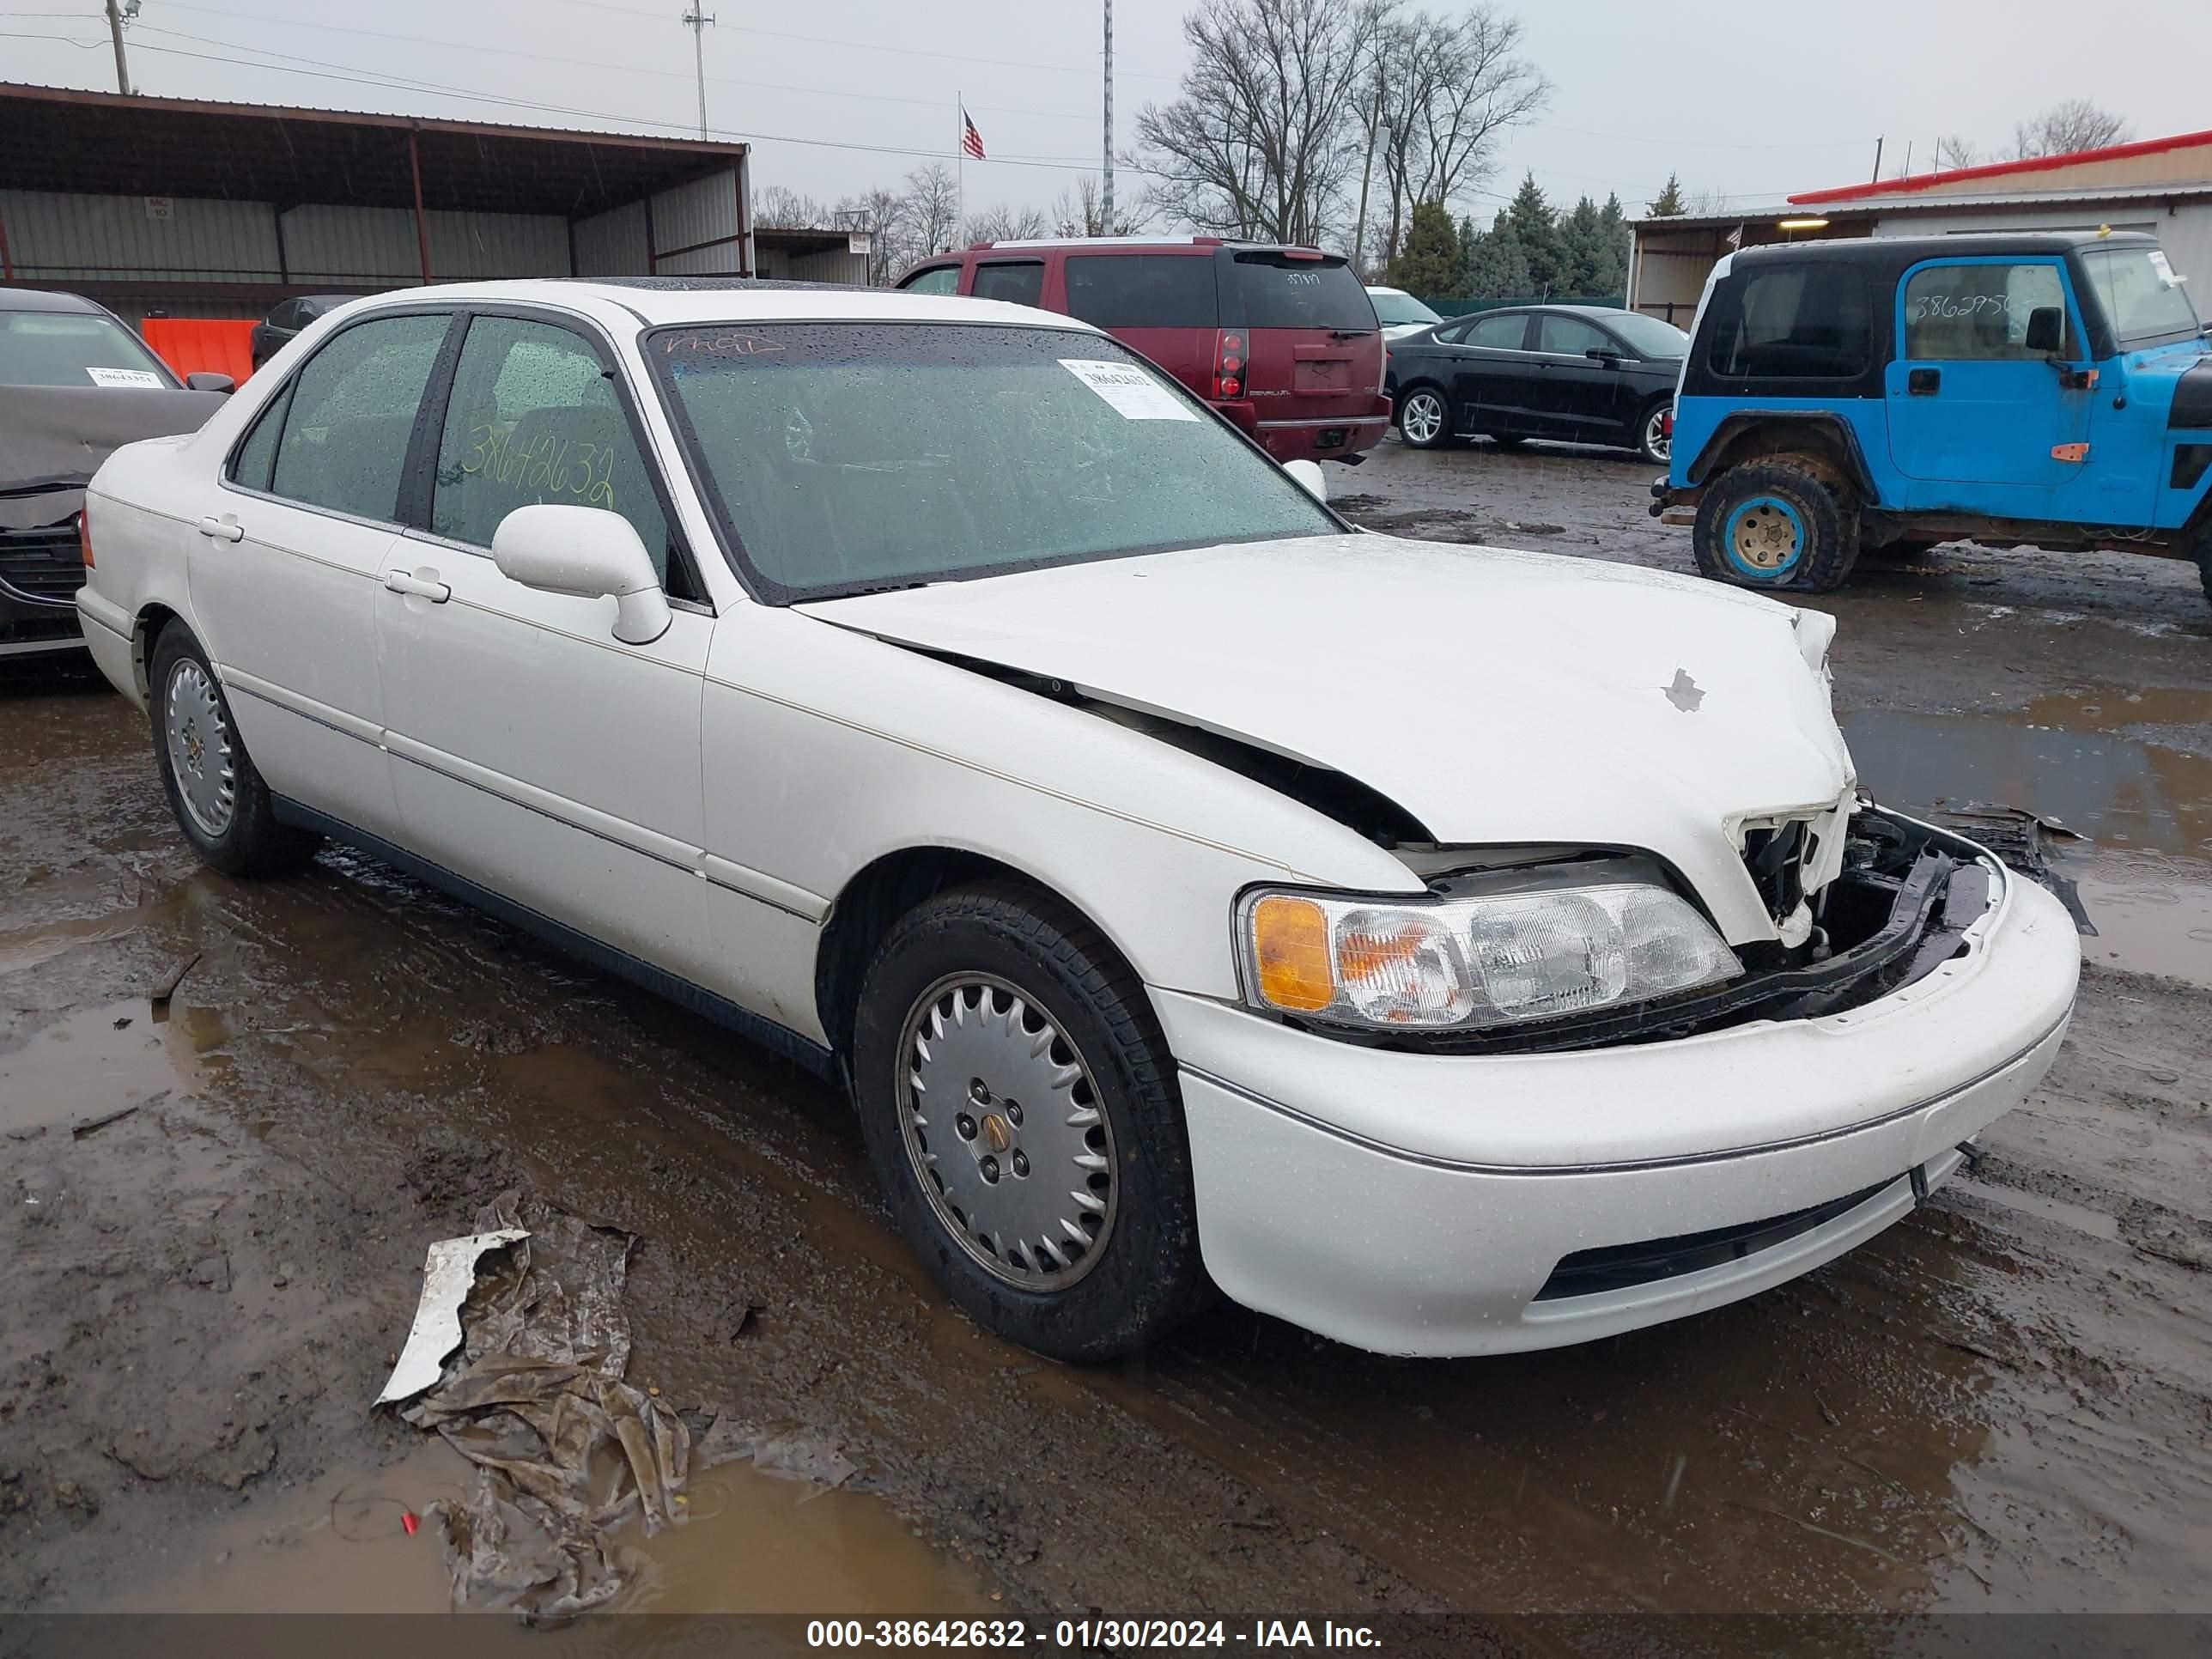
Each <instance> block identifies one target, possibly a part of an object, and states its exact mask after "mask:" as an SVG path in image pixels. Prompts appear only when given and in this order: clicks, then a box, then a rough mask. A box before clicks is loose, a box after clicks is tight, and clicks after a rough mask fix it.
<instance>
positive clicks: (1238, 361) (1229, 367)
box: [1213, 328, 1245, 403]
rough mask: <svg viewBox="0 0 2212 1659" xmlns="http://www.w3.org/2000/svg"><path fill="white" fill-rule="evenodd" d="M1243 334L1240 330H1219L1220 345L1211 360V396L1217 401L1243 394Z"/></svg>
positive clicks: (1239, 396) (1238, 396)
mask: <svg viewBox="0 0 2212 1659" xmlns="http://www.w3.org/2000/svg"><path fill="white" fill-rule="evenodd" d="M1244 369H1245V356H1244V336H1243V332H1242V331H1240V330H1237V329H1233V328H1225V329H1224V330H1222V331H1221V346H1220V349H1219V351H1218V353H1217V354H1216V355H1215V357H1214V360H1213V396H1214V400H1215V401H1216V402H1217V403H1218V402H1222V401H1224V400H1225V399H1228V398H1241V397H1243V395H1244Z"/></svg>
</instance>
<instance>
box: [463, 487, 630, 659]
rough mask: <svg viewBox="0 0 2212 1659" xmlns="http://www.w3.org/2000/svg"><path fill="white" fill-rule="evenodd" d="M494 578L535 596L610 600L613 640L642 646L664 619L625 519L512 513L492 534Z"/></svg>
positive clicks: (597, 510) (592, 511) (548, 509)
mask: <svg viewBox="0 0 2212 1659" xmlns="http://www.w3.org/2000/svg"><path fill="white" fill-rule="evenodd" d="M491 557H492V562H493V563H494V564H495V565H497V566H498V567H499V568H500V574H501V575H504V576H506V577H507V578H508V579H509V580H513V581H518V582H520V583H521V584H522V585H523V586H525V587H534V588H536V589H538V591H539V592H543V593H567V594H570V595H572V596H574V598H577V599H604V598H606V597H609V596H612V598H613V599H614V602H615V626H614V635H615V637H616V638H617V639H618V640H620V641H622V642H623V644H624V645H650V644H652V643H653V641H655V640H657V639H659V637H660V636H661V635H663V634H665V633H666V632H667V631H668V624H669V623H670V622H671V620H672V618H671V613H670V611H669V609H668V596H667V595H666V594H665V593H663V592H661V591H660V578H659V575H658V574H655V572H654V570H653V559H652V556H650V555H649V554H647V552H646V550H645V544H644V543H643V542H642V541H641V540H639V539H638V534H637V532H636V530H635V528H634V527H633V526H631V524H630V521H629V520H628V519H625V518H623V516H622V515H621V514H620V513H610V512H608V511H607V510H606V509H605V508H604V507H565V506H556V505H555V504H553V503H551V502H541V503H539V504H538V505H537V506H534V507H516V508H515V509H514V511H513V512H512V513H508V514H507V516H506V517H505V518H504V519H501V520H500V521H499V528H498V529H497V530H495V531H494V532H492V538H491Z"/></svg>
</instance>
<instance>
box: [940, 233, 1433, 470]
mask: <svg viewBox="0 0 2212 1659" xmlns="http://www.w3.org/2000/svg"><path fill="white" fill-rule="evenodd" d="M898 285H899V287H901V288H902V289H906V290H907V291H908V293H913V294H966V295H973V296H975V298H976V299H979V300H1010V301H1013V303H1015V304H1016V305H1024V306H1041V307H1043V308H1044V309H1045V310H1047V311H1057V312H1060V313H1063V314H1065V315H1066V316H1070V317H1079V318H1081V319H1083V320H1084V321H1085V322H1087V323H1095V324H1097V325H1098V326H1099V327H1100V328H1103V329H1104V330H1105V331H1107V332H1108V333H1109V334H1111V335H1112V336H1113V337H1115V339H1117V340H1119V341H1121V343H1123V344H1124V345H1126V346H1128V347H1129V348H1130V349H1132V350H1135V351H1140V352H1142V353H1143V354H1144V355H1145V356H1147V357H1149V358H1151V359H1152V361H1153V362H1155V363H1158V365H1159V366H1160V367H1161V368H1164V369H1165V370H1166V371H1167V372H1168V373H1169V374H1172V375H1174V376H1175V377H1176V379H1177V380H1181V381H1182V383H1183V384H1184V385H1185V386H1188V387H1189V388H1190V389H1191V391H1193V392H1195V393H1196V394H1197V395H1198V396H1200V397H1201V398H1205V399H1206V402H1208V403H1209V404H1212V405H1213V407H1214V408H1216V409H1218V410H1220V411H1221V413H1222V414H1223V415H1225V416H1227V417H1228V418H1229V419H1230V420H1231V421H1232V422H1235V423H1236V424H1237V427H1239V428H1241V429H1243V431H1245V432H1248V433H1249V434H1250V435H1252V436H1253V437H1254V438H1255V439H1257V440H1258V441H1259V442H1260V443H1261V446H1263V447H1265V448H1266V450H1267V453H1269V454H1270V455H1273V457H1274V458H1275V459H1277V460H1279V461H1293V460H1298V459H1308V460H1331V459H1334V460H1349V459H1356V458H1357V457H1358V455H1359V454H1360V453H1361V452H1362V451H1364V450H1367V449H1370V448H1372V447H1374V446H1375V445H1376V444H1377V443H1379V442H1380V441H1382V438H1383V433H1384V432H1386V431H1388V430H1389V425H1390V401H1389V398H1386V397H1384V396H1383V331H1382V327H1381V325H1379V324H1378V323H1377V322H1376V320H1375V303H1374V301H1371V300H1370V299H1369V298H1368V297H1367V290H1366V289H1364V288H1363V287H1362V286H1360V282H1359V278H1358V276H1354V275H1353V274H1352V270H1351V267H1349V266H1348V265H1346V263H1345V262H1344V260H1343V258H1340V256H1338V255H1336V254H1334V253H1323V252H1320V251H1319V250H1317V249H1315V248H1310V247H1283V246H1278V245H1275V244H1272V243H1255V242H1225V241H1223V240H1221V239H1220V238H1219V237H1218V236H1193V237H1187V238H1184V239H1182V240H1171V239H1162V238H1153V237H1134V236H1133V237H1098V238H1092V239H1088V240H1084V239H1078V240H1070V241H1064V242H978V243H976V244H975V246H973V247H970V248H969V249H968V250H967V251H966V252H962V253H941V254H939V255H938V256H937V257H936V258H932V259H926V260H924V261H923V262H922V263H921V264H919V265H916V266H915V268H914V269H913V270H910V271H908V273H907V274H906V275H905V276H902V277H901V278H900V279H899V283H898Z"/></svg>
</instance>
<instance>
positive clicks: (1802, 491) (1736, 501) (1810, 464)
mask: <svg viewBox="0 0 2212 1659" xmlns="http://www.w3.org/2000/svg"><path fill="white" fill-rule="evenodd" d="M1858 520H1859V513H1858V502H1857V498H1856V496H1855V495H1853V493H1852V492H1851V489H1850V485H1849V484H1847V483H1842V482H1841V481H1837V480H1832V479H1831V478H1829V477H1825V476H1824V475H1823V469H1822V468H1820V465H1819V464H1818V463H1817V462H1814V461H1811V460H1809V459H1805V458H1802V457H1797V456H1791V455H1775V456H1768V457H1765V458H1763V459H1759V460H1756V461H1747V462H1746V463H1744V464H1743V465H1740V466H1732V467H1730V468H1729V470H1728V471H1725V472H1723V473H1722V474H1721V475H1720V476H1719V477H1717V478H1715V479H1713V480H1712V481H1711V483H1708V484H1707V485H1706V486H1705V494H1704V495H1702V496H1700V497H1699V501H1698V517H1697V522H1696V525H1695V526H1694V527H1693V528H1692V531H1691V545H1692V549H1693V550H1694V551H1695V553H1696V556H1697V561H1698V570H1699V574H1701V575H1705V576H1710V577H1711V578H1712V579H1713V580H1715V581H1723V582H1728V583H1730V584H1731V585H1733V586H1737V587H1751V588H1759V589H1764V590H1765V591H1767V592H1775V591H1778V590H1780V591H1784V592H1793V593H1826V592H1829V591H1831V590H1832V589H1834V588H1837V587H1840V586H1843V584H1844V579H1845V578H1847V577H1848V576H1849V575H1850V574H1851V566H1852V564H1853V563H1854V562H1857V558H1858V554H1859V522H1858Z"/></svg>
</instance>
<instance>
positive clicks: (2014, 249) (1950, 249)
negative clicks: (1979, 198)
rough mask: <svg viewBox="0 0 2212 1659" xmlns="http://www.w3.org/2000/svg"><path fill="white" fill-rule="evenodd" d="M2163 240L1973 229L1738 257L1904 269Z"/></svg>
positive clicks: (2134, 233) (1838, 241)
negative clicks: (1935, 261)
mask: <svg viewBox="0 0 2212 1659" xmlns="http://www.w3.org/2000/svg"><path fill="white" fill-rule="evenodd" d="M2156 246H2158V238H2157V237H2155V236H2151V235H2147V234H2144V233H2143V232H2142V231H2139V230H2115V231H2104V232H2099V231H2093V230H2014V231H1971V232H1967V233H1966V234H1961V235H1956V236H1840V237H1832V238H1829V239H1827V240H1822V241H1817V242H1769V243H1766V244H1765V245H1764V246H1759V247H1747V248H1744V249H1742V250H1741V252H1738V253H1737V254H1736V255H1735V264H1738V265H1744V266H1756V265H1762V264H1796V263H1798V262H1800V261H1805V260H1816V261H1819V262H1820V263H1822V264H1826V263H1830V262H1834V263H1838V264H1865V265H1870V266H1878V267H1881V268H1883V269H1885V270H1903V269H1904V268H1905V266H1907V265H1912V264H1919V263H1920V261H1922V260H1923V259H1928V258H1936V257H1937V256H1939V255H1942V256H1949V257H1953V258H1984V257H1987V256H1989V255H1990V254H1999V253H2021V254H2041V255H2043V256H2045V258H2049V257H2051V256H2053V255H2057V254H2063V253H2070V252H2073V251H2074V250H2075V248H2081V247H2156Z"/></svg>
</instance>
